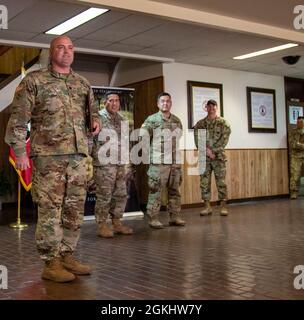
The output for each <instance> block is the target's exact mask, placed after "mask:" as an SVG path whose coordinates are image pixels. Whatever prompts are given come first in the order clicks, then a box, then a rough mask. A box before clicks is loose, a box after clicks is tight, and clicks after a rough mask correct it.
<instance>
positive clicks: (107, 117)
mask: <svg viewBox="0 0 304 320" xmlns="http://www.w3.org/2000/svg"><path fill="white" fill-rule="evenodd" d="M99 116H100V121H101V123H102V129H101V131H100V133H99V136H98V137H95V138H94V144H93V150H92V157H93V165H94V166H100V165H101V164H100V162H99V160H98V150H99V148H100V147H101V146H102V145H103V144H105V143H106V142H107V140H108V139H107V140H106V139H101V135H102V134H103V132H104V131H103V130H104V129H109V130H114V131H115V132H116V134H117V139H118V141H117V144H116V143H115V144H114V145H111V151H112V150H113V148H115V149H116V150H114V151H115V152H117V155H118V163H117V164H120V159H121V142H122V138H123V139H124V138H126V139H127V140H129V136H128V135H127V136H126V137H122V132H121V129H122V127H121V123H122V122H123V121H126V119H125V118H124V117H123V116H122V115H121V114H120V113H119V112H117V113H115V114H111V113H109V112H108V111H107V109H106V108H104V109H102V110H101V111H99ZM106 135H107V137H108V134H106ZM103 138H104V137H103ZM108 138H109V139H113V138H116V137H111V136H110V137H108ZM109 153H110V152H108V151H107V156H109Z"/></svg>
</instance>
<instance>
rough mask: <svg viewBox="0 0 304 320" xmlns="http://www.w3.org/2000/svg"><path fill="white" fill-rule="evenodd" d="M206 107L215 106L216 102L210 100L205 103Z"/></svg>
mask: <svg viewBox="0 0 304 320" xmlns="http://www.w3.org/2000/svg"><path fill="white" fill-rule="evenodd" d="M206 105H207V106H209V105H213V106H217V102H216V101H215V100H213V99H211V100H208V101H207V104H206Z"/></svg>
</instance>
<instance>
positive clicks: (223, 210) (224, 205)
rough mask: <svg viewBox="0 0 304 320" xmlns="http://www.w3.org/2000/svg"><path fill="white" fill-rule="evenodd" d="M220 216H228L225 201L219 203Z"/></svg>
mask: <svg viewBox="0 0 304 320" xmlns="http://www.w3.org/2000/svg"><path fill="white" fill-rule="evenodd" d="M220 215H221V216H228V209H227V205H226V201H225V200H223V201H221V209H220Z"/></svg>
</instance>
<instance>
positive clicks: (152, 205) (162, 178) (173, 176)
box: [147, 164, 182, 217]
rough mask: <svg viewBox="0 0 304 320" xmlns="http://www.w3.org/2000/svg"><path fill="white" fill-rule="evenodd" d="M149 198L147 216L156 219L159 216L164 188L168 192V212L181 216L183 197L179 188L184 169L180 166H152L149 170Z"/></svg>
mask: <svg viewBox="0 0 304 320" xmlns="http://www.w3.org/2000/svg"><path fill="white" fill-rule="evenodd" d="M148 177H149V179H148V185H149V197H148V204H147V214H148V215H149V216H150V217H155V216H157V215H158V214H159V210H160V206H161V194H162V190H163V189H164V188H167V190H168V211H169V213H170V214H174V215H179V214H180V211H181V195H180V191H179V187H180V185H181V182H182V168H181V166H180V165H174V164H173V165H168V164H161V165H150V167H149V170H148Z"/></svg>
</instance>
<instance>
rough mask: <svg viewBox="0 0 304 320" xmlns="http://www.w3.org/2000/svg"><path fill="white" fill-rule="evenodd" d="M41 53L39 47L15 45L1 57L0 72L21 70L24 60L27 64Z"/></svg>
mask: <svg viewBox="0 0 304 320" xmlns="http://www.w3.org/2000/svg"><path fill="white" fill-rule="evenodd" d="M39 54H40V49H38V48H19V47H13V48H11V49H10V50H8V51H6V52H5V53H4V54H3V55H2V56H1V57H0V73H3V74H8V75H10V74H13V73H15V72H16V71H18V70H20V68H21V65H22V61H24V64H27V63H28V62H30V61H31V60H32V59H34V58H35V57H37V56H38V55H39Z"/></svg>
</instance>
